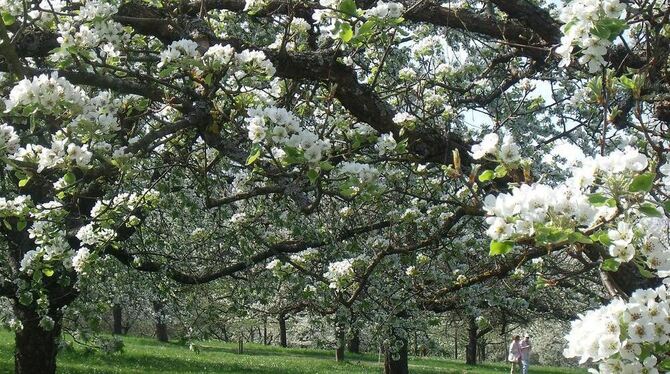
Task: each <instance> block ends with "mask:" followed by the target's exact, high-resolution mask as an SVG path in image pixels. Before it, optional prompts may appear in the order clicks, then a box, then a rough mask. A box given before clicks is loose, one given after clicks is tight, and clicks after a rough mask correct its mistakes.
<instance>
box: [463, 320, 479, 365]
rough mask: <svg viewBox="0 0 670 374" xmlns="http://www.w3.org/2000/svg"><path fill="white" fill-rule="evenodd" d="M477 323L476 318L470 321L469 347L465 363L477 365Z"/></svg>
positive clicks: (466, 351)
mask: <svg viewBox="0 0 670 374" xmlns="http://www.w3.org/2000/svg"><path fill="white" fill-rule="evenodd" d="M477 330H478V328H477V321H475V318H474V317H470V318H469V320H468V346H467V347H466V349H465V363H466V364H468V365H477V338H478V336H477Z"/></svg>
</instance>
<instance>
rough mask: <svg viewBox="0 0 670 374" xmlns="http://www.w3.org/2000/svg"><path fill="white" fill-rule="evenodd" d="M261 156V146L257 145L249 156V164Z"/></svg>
mask: <svg viewBox="0 0 670 374" xmlns="http://www.w3.org/2000/svg"><path fill="white" fill-rule="evenodd" d="M259 157H261V147H259V146H255V147H254V148H252V149H251V153H250V154H249V157H248V158H247V165H251V164H253V163H254V162H256V160H258V158H259Z"/></svg>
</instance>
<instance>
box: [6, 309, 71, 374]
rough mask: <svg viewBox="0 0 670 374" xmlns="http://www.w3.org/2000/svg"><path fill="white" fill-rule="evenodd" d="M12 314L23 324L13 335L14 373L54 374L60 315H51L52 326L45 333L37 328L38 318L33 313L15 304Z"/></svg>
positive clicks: (56, 313)
mask: <svg viewBox="0 0 670 374" xmlns="http://www.w3.org/2000/svg"><path fill="white" fill-rule="evenodd" d="M14 314H15V316H16V317H17V318H18V320H19V321H21V323H22V324H23V328H22V329H21V330H20V331H18V332H16V335H15V351H14V373H16V374H36V373H39V374H54V373H55V372H56V354H57V352H58V349H57V348H58V344H57V343H58V339H59V338H60V333H61V326H62V315H61V314H60V313H58V312H54V313H51V314H50V317H51V318H52V319H53V321H54V326H53V329H51V330H50V331H45V330H44V329H42V327H41V326H39V322H40V317H39V316H38V315H37V313H36V312H35V311H33V310H31V309H28V308H25V307H23V306H21V305H18V303H17V305H15V306H14Z"/></svg>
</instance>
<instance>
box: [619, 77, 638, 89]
mask: <svg viewBox="0 0 670 374" xmlns="http://www.w3.org/2000/svg"><path fill="white" fill-rule="evenodd" d="M619 84H621V86H622V87H624V88H627V89H629V90H631V91H632V90H633V89H634V88H635V81H633V80H632V79H630V78H628V77H627V76H625V75H622V76H621V77H619Z"/></svg>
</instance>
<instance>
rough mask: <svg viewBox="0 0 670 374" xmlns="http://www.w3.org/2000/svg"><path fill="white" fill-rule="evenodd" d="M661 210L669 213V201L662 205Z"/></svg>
mask: <svg viewBox="0 0 670 374" xmlns="http://www.w3.org/2000/svg"><path fill="white" fill-rule="evenodd" d="M663 209H664V210H665V211H666V212H670V201H666V202H664V203H663Z"/></svg>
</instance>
